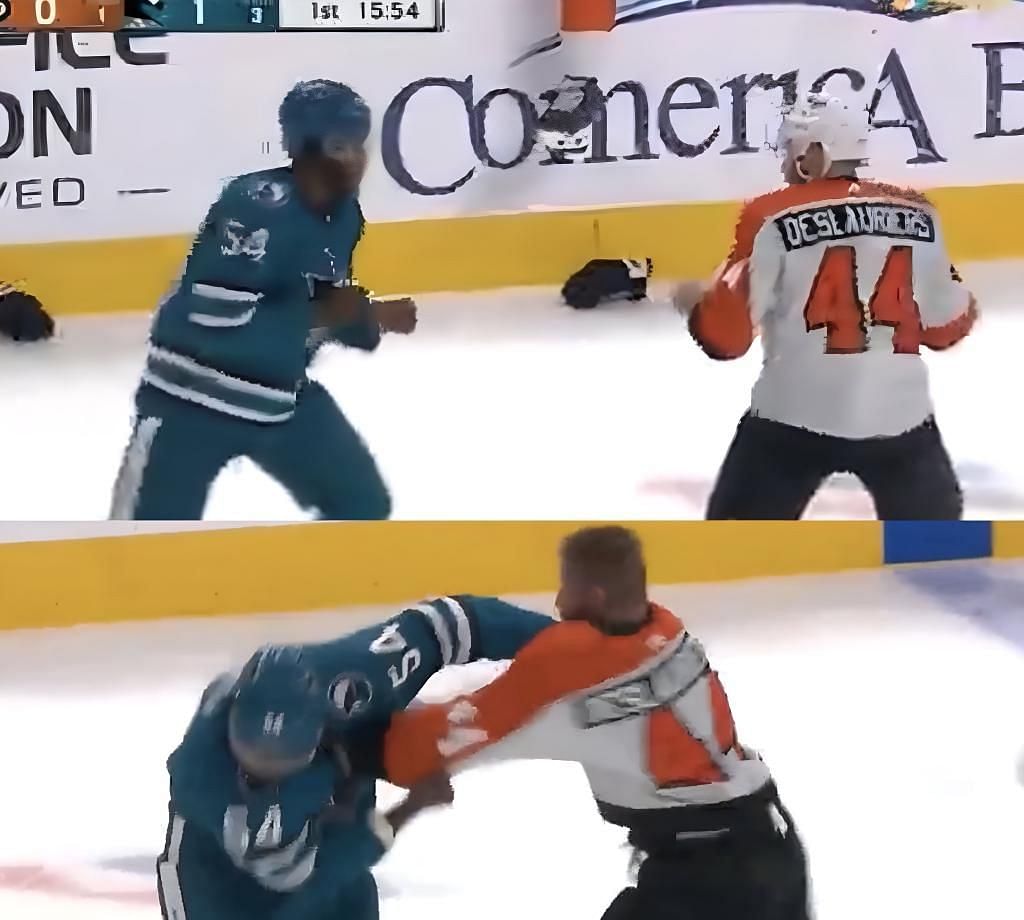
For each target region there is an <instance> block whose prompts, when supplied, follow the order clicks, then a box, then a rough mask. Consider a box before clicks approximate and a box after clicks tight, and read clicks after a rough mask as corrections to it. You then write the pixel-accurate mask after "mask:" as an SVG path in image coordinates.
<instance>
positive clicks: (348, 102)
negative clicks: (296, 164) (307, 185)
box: [277, 80, 370, 157]
mask: <svg viewBox="0 0 1024 920" xmlns="http://www.w3.org/2000/svg"><path fill="white" fill-rule="evenodd" d="M277 117H278V121H279V122H280V125H281V143H282V145H283V146H284V149H285V151H286V152H287V153H288V155H289V156H290V157H297V156H300V155H302V154H304V153H311V152H313V153H320V152H329V151H330V149H331V148H332V147H338V146H344V145H351V144H364V143H366V139H367V138H368V137H369V136H370V107H369V106H368V105H367V104H366V100H364V99H363V98H362V96H360V95H359V94H358V93H357V92H356V91H355V90H354V89H352V88H351V87H350V86H346V85H345V84H344V83H337V82H335V81H334V80H306V81H304V82H302V83H296V84H295V86H293V87H292V88H291V89H290V90H289V91H288V95H287V96H285V97H284V100H283V101H282V103H281V108H280V109H279V110H278V115H277Z"/></svg>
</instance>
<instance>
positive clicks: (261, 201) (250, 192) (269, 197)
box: [228, 173, 292, 208]
mask: <svg viewBox="0 0 1024 920" xmlns="http://www.w3.org/2000/svg"><path fill="white" fill-rule="evenodd" d="M228 188H229V189H232V191H234V192H235V193H236V194H237V195H238V196H239V197H240V198H242V199H243V200H245V201H250V202H252V203H253V204H256V205H259V206H260V207H262V208H279V207H281V206H282V205H285V204H287V203H288V202H289V201H291V197H292V190H291V187H290V186H289V185H288V183H286V182H282V181H281V180H280V179H275V178H273V177H271V176H268V175H265V174H263V173H252V174H250V175H248V176H239V178H237V179H236V180H235V181H234V182H232V183H231V185H230V186H229V187H228Z"/></svg>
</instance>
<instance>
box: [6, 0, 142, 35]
mask: <svg viewBox="0 0 1024 920" xmlns="http://www.w3.org/2000/svg"><path fill="white" fill-rule="evenodd" d="M123 20H124V2H123V0H20V2H18V3H17V5H16V6H15V5H14V0H0V23H2V24H3V26H4V28H6V29H16V30H18V31H21V32H34V31H38V30H47V31H51V30H52V31H57V30H60V29H76V30H93V29H95V30H100V31H109V32H113V31H115V30H117V29H119V28H121V25H122V23H123Z"/></svg>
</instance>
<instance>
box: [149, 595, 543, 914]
mask: <svg viewBox="0 0 1024 920" xmlns="http://www.w3.org/2000/svg"><path fill="white" fill-rule="evenodd" d="M553 622H554V621H553V620H551V619H550V618H549V617H546V616H543V615H541V614H537V613H532V612H530V611H528V610H523V609H521V608H518V607H515V606H513V605H511V604H507V603H505V602H504V601H500V600H497V599H496V598H486V597H472V596H457V597H445V598H441V599H439V600H434V601H430V602H426V603H423V604H420V605H417V606H415V607H412V608H409V609H407V610H404V611H402V612H401V613H399V614H398V615H397V616H395V617H393V618H392V619H391V620H389V621H388V622H387V623H384V624H379V625H376V626H372V627H369V628H367V629H361V630H359V631H358V632H355V633H352V634H350V635H348V636H345V637H343V638H341V639H337V640H335V641H333V642H326V643H323V644H318V645H305V646H284V647H277V648H267V649H262V650H261V651H259V652H257V653H256V655H255V656H253V658H252V659H250V661H249V662H248V664H246V666H245V667H244V668H243V670H242V673H241V675H240V676H238V677H235V676H232V675H225V676H223V677H222V678H220V679H218V680H217V681H214V683H212V684H211V685H210V686H209V687H208V688H207V690H206V692H205V694H204V695H203V699H202V702H201V703H200V706H199V710H198V712H197V713H196V715H195V716H194V718H193V720H192V723H191V725H190V726H189V728H188V730H187V732H186V734H185V737H184V740H183V741H182V743H181V745H180V746H179V747H178V748H177V750H175V752H174V753H173V754H172V755H171V756H170V758H169V760H168V761H167V769H168V772H169V773H170V779H171V802H170V822H169V826H168V831H167V839H166V845H165V848H164V852H163V855H162V856H161V857H160V859H159V860H158V861H157V881H158V887H159V894H160V904H161V908H162V911H163V916H164V920H377V917H378V905H377V889H376V885H375V883H374V880H373V876H372V874H371V873H370V869H371V867H372V866H373V865H374V864H375V863H376V862H377V861H378V860H379V859H380V858H381V857H382V856H383V855H384V853H385V852H386V851H387V849H388V847H389V846H390V843H391V841H392V840H393V838H394V834H395V832H397V831H398V830H399V829H400V828H401V827H402V826H403V825H404V824H405V823H406V822H407V821H408V820H409V819H410V818H411V817H413V816H414V815H415V814H417V813H418V812H419V811H420V810H422V809H423V808H425V807H429V806H430V805H434V804H443V803H445V802H447V801H450V794H451V790H450V787H448V786H447V783H446V781H444V780H443V779H442V780H432V781H429V782H427V783H425V784H423V785H422V786H420V787H418V788H416V789H413V790H411V791H410V793H409V797H408V798H407V799H406V800H405V801H404V802H402V803H401V804H400V805H399V806H397V808H395V809H393V810H392V811H390V812H388V814H387V815H384V814H381V813H380V812H379V811H378V810H377V805H376V794H375V781H374V780H373V779H372V778H371V777H372V774H371V772H370V769H371V768H370V767H369V766H368V767H367V770H366V772H365V773H364V772H363V771H362V770H361V765H360V762H359V759H358V757H359V754H358V751H357V749H356V748H357V745H356V744H355V743H353V745H352V747H351V749H350V747H349V745H348V743H347V742H348V741H349V739H356V738H359V737H362V736H364V735H365V734H366V733H368V732H369V733H372V732H373V731H374V729H375V727H376V726H380V725H383V724H385V723H386V722H387V721H388V719H389V718H390V716H391V714H392V713H393V712H395V711H397V710H399V709H403V708H404V707H406V706H407V705H408V704H409V703H410V702H411V701H412V700H413V698H414V697H415V696H416V695H417V694H418V693H419V691H420V690H421V689H422V687H423V685H424V684H425V683H426V682H427V680H428V679H429V678H430V677H432V676H433V675H434V674H436V673H437V672H438V671H440V670H441V669H442V668H444V667H446V666H448V665H457V664H466V663H468V662H470V661H476V660H484V659H490V660H496V661H497V660H505V659H510V658H512V657H514V656H515V655H516V654H517V653H518V651H519V650H520V649H521V648H522V647H523V646H525V645H526V644H527V643H528V642H529V641H530V640H531V639H532V638H533V637H534V636H536V635H537V634H538V633H540V632H541V631H542V630H544V629H546V628H547V627H549V626H551V625H552V624H553Z"/></svg>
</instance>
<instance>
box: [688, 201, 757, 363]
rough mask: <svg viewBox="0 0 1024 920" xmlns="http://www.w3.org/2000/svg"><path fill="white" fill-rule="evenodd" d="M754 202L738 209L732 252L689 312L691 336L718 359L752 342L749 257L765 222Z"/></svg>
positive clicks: (737, 352)
mask: <svg viewBox="0 0 1024 920" xmlns="http://www.w3.org/2000/svg"><path fill="white" fill-rule="evenodd" d="M756 203H757V202H756V200H755V201H754V202H750V203H748V204H747V205H745V206H744V208H743V210H742V211H741V212H740V216H739V220H738V221H737V223H736V233H735V235H734V238H733V244H732V251H731V252H730V253H729V257H728V258H727V259H726V260H725V262H723V263H722V265H720V266H719V268H718V270H717V271H716V272H715V273H714V275H713V276H712V278H711V283H710V286H709V287H708V290H707V292H706V293H705V294H704V297H703V298H702V299H701V301H700V303H698V304H697V306H696V307H695V308H694V309H693V312H692V313H691V314H690V335H692V336H693V339H694V341H695V342H696V343H697V344H698V345H699V346H700V347H701V349H702V350H703V351H704V353H705V354H706V355H708V356H709V357H711V358H715V359H716V360H719V361H729V360H731V359H733V358H740V357H742V356H743V355H745V354H746V353H747V352H748V351H749V350H750V346H751V345H752V344H753V342H754V323H753V320H752V318H751V313H750V256H751V255H752V253H753V251H754V238H755V237H756V236H757V233H758V231H759V230H760V229H761V227H762V226H763V225H764V215H763V213H762V211H761V209H760V208H758V207H757V206H756Z"/></svg>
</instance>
